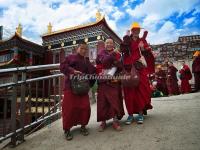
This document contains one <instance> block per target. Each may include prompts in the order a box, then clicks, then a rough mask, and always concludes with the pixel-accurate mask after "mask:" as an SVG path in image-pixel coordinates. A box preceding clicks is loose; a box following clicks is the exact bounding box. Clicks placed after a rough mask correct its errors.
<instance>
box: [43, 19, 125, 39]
mask: <svg viewBox="0 0 200 150" xmlns="http://www.w3.org/2000/svg"><path fill="white" fill-rule="evenodd" d="M101 23H103V24H104V25H105V26H106V27H107V28H108V29H109V30H110V31H111V32H112V33H114V34H115V36H116V37H117V38H119V40H120V41H121V38H120V37H119V36H118V35H117V34H116V33H115V32H114V31H113V30H112V29H111V28H110V27H109V25H108V24H107V22H106V20H105V16H102V17H101V18H99V19H97V20H96V21H95V22H91V23H87V24H82V25H78V26H74V27H69V28H65V29H61V30H57V31H53V32H51V33H45V34H43V35H42V37H47V36H53V35H56V34H60V33H64V32H70V31H74V30H79V29H83V28H89V27H92V26H95V25H99V24H101Z"/></svg>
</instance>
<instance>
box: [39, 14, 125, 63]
mask: <svg viewBox="0 0 200 150" xmlns="http://www.w3.org/2000/svg"><path fill="white" fill-rule="evenodd" d="M108 37H111V38H112V39H113V40H114V41H115V48H116V49H117V48H119V45H120V43H121V39H120V37H119V36H118V35H117V34H116V33H115V32H114V31H113V30H112V29H111V28H110V27H109V26H108V23H107V22H106V19H105V17H104V16H103V15H101V13H100V12H99V11H97V13H96V21H95V22H91V23H87V24H83V25H79V26H74V27H71V28H66V29H62V30H58V31H52V25H51V23H49V25H48V31H47V33H46V34H43V35H42V40H43V46H44V48H45V49H46V50H47V51H48V58H49V59H50V60H51V61H49V63H60V62H61V61H62V60H63V59H64V57H65V56H66V55H69V54H72V53H74V52H75V49H76V47H77V44H79V43H80V42H81V41H85V42H86V43H87V44H88V46H89V52H88V54H87V55H88V57H89V59H90V60H91V61H93V60H95V59H96V56H97V53H98V51H100V50H101V49H103V48H104V43H103V41H105V39H106V38H108Z"/></svg>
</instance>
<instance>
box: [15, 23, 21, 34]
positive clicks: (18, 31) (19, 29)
mask: <svg viewBox="0 0 200 150" xmlns="http://www.w3.org/2000/svg"><path fill="white" fill-rule="evenodd" d="M16 33H17V34H18V35H19V36H22V25H21V24H20V23H19V25H18V27H17V28H16Z"/></svg>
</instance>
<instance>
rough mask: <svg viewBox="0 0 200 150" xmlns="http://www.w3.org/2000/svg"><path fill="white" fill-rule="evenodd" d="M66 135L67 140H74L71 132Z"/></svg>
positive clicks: (66, 132)
mask: <svg viewBox="0 0 200 150" xmlns="http://www.w3.org/2000/svg"><path fill="white" fill-rule="evenodd" d="M64 134H65V138H66V140H67V141H70V140H72V139H73V135H72V134H71V132H70V131H65V133H64Z"/></svg>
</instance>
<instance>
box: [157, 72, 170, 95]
mask: <svg viewBox="0 0 200 150" xmlns="http://www.w3.org/2000/svg"><path fill="white" fill-rule="evenodd" d="M156 81H157V86H156V88H157V89H158V90H159V91H161V92H162V93H163V94H164V95H168V89H167V76H166V73H165V71H164V70H159V71H158V72H156Z"/></svg>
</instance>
